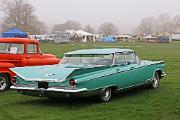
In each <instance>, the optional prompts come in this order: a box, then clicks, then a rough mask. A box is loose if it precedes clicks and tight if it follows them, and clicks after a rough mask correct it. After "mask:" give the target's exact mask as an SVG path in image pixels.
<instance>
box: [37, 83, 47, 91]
mask: <svg viewBox="0 0 180 120" xmlns="http://www.w3.org/2000/svg"><path fill="white" fill-rule="evenodd" d="M48 86H49V84H48V82H38V88H45V89H48Z"/></svg>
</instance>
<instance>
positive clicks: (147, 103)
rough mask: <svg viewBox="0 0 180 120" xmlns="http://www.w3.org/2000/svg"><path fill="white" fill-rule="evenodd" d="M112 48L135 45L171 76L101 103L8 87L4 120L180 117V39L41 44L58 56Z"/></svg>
mask: <svg viewBox="0 0 180 120" xmlns="http://www.w3.org/2000/svg"><path fill="white" fill-rule="evenodd" d="M108 47H110V48H112V47H118V48H119V47H121V48H132V49H134V50H136V51H137V53H138V54H139V56H140V57H141V58H142V59H149V60H164V61H165V64H166V69H165V71H166V73H167V76H166V77H165V78H163V80H162V81H161V86H160V87H159V88H158V89H146V88H137V89H133V90H128V91H125V92H122V93H118V94H116V95H115V96H113V98H112V100H111V101H110V102H108V103H97V102H96V101H95V100H94V98H92V97H88V98H77V99H73V100H69V99H61V100H57V101H50V100H49V99H47V98H38V97H30V96H23V95H21V94H18V93H16V92H15V91H11V90H8V91H6V92H1V93H0V120H26V119H27V120H102V119H103V120H110V119H111V120H179V119H180V42H173V43H171V44H146V43H87V44H85V43H71V44H61V45H56V44H53V43H49V44H47V43H46V44H45V43H44V44H41V48H42V51H43V52H44V53H53V54H55V55H57V56H58V57H62V56H63V53H64V52H67V51H71V50H76V49H84V48H108Z"/></svg>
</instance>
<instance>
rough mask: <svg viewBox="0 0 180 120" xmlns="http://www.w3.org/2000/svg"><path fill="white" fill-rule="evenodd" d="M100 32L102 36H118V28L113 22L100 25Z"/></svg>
mask: <svg viewBox="0 0 180 120" xmlns="http://www.w3.org/2000/svg"><path fill="white" fill-rule="evenodd" d="M98 31H99V33H100V34H105V35H116V34H118V28H117V27H116V26H115V25H114V24H113V23H111V22H106V23H103V24H102V25H100V27H99V29H98Z"/></svg>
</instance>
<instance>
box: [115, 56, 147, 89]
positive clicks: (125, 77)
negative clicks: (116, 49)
mask: <svg viewBox="0 0 180 120" xmlns="http://www.w3.org/2000/svg"><path fill="white" fill-rule="evenodd" d="M116 59H117V60H116ZM117 61H120V62H117ZM139 63H140V60H139V58H138V57H137V56H136V54H135V53H134V52H126V53H116V57H115V64H118V65H119V67H118V69H117V73H118V78H117V79H118V85H119V87H120V88H126V87H131V86H135V85H139V84H142V83H143V82H144V76H143V74H142V73H144V68H143V67H142V66H141V65H140V64H139Z"/></svg>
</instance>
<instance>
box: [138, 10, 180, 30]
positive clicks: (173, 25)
mask: <svg viewBox="0 0 180 120" xmlns="http://www.w3.org/2000/svg"><path fill="white" fill-rule="evenodd" d="M140 32H143V33H146V34H150V33H161V32H168V33H177V32H180V15H176V16H174V17H171V16H170V15H169V14H167V13H163V14H160V15H158V16H157V17H156V18H155V17H146V18H143V19H142V20H141V22H140V23H139V25H138V27H137V29H136V33H140Z"/></svg>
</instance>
